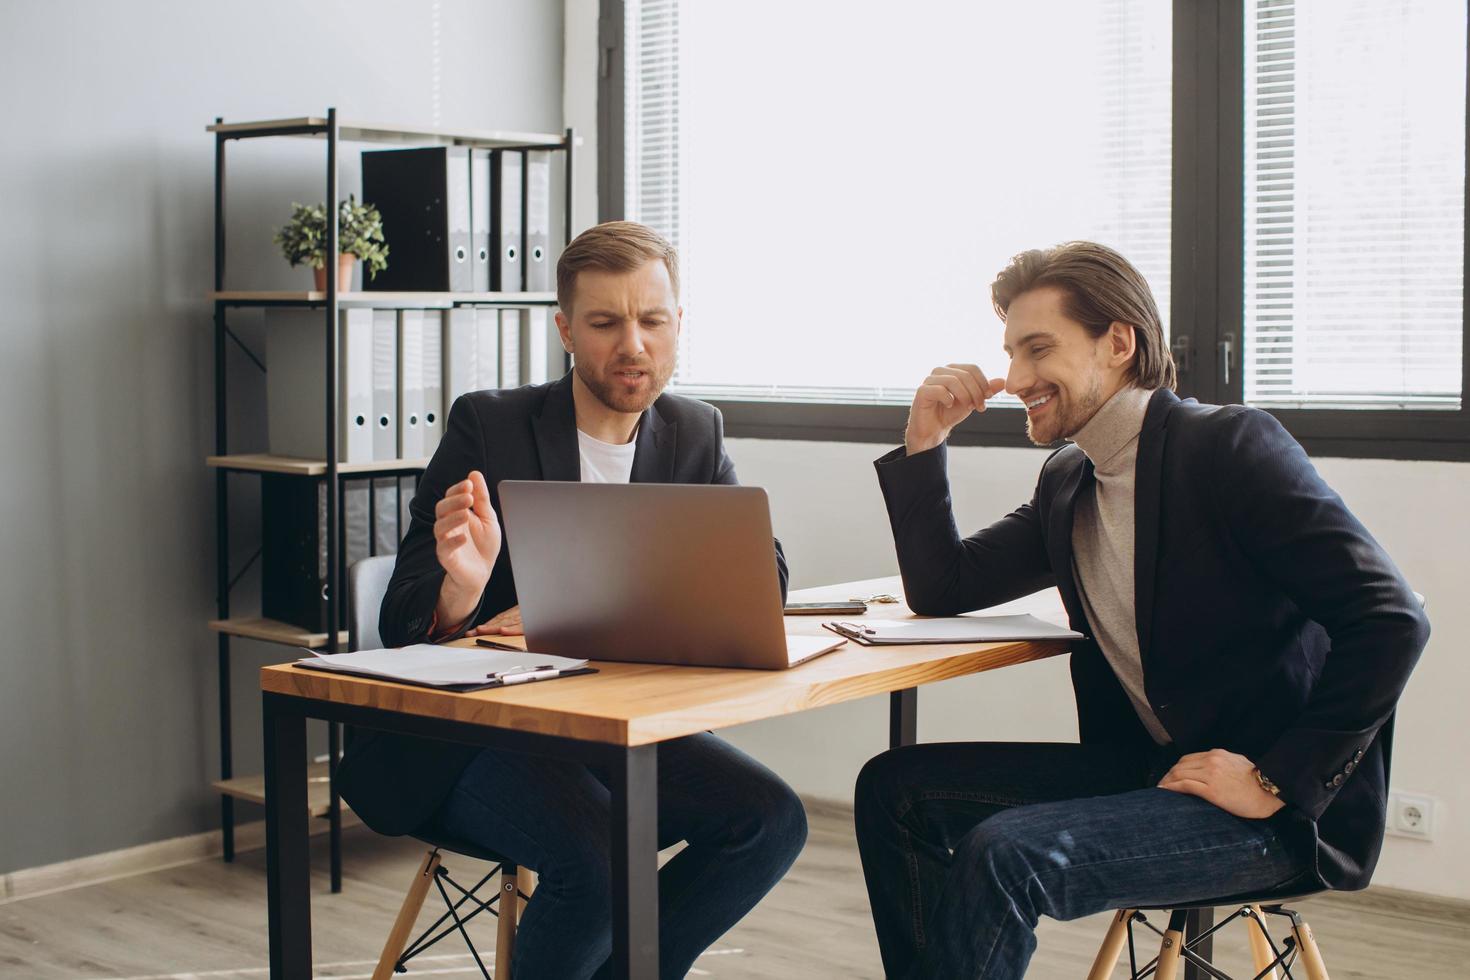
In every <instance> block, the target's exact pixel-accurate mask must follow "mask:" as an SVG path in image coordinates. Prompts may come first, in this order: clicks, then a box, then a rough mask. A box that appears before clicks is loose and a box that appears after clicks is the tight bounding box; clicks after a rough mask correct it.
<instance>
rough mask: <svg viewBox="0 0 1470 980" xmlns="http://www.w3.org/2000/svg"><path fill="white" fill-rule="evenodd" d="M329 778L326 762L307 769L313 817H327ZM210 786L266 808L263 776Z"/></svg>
mask: <svg viewBox="0 0 1470 980" xmlns="http://www.w3.org/2000/svg"><path fill="white" fill-rule="evenodd" d="M327 778H328V777H327V764H326V763H325V762H313V763H311V764H310V765H308V766H307V767H306V809H307V812H309V813H310V814H311V815H312V816H313V817H325V816H326V815H327V806H328V803H329V799H328V797H330V795H331V792H332V791H331V787H330V786H329V785H328V784H327ZM210 785H211V786H213V787H214V788H215V789H217V790H219V791H220V792H221V793H222V794H224V795H225V796H233V797H234V798H235V799H237V800H245V801H246V802H248V803H255V804H257V805H259V806H265V776H264V775H262V774H257V775H254V776H236V777H235V778H234V779H216V780H214V782H212V783H211V784H210ZM347 812H348V807H347V804H346V803H345V802H343V803H342V813H343V815H344V816H345V815H346V814H347Z"/></svg>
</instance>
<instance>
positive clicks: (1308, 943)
mask: <svg viewBox="0 0 1470 980" xmlns="http://www.w3.org/2000/svg"><path fill="white" fill-rule="evenodd" d="M1291 934H1292V935H1293V936H1295V937H1296V944H1297V949H1299V950H1301V957H1302V965H1303V966H1305V967H1306V968H1307V980H1327V964H1326V963H1325V962H1324V961H1323V959H1322V951H1321V950H1320V949H1318V948H1317V940H1315V939H1313V938H1312V927H1311V926H1309V925H1307V923H1306V921H1305V920H1303V919H1297V918H1293V920H1292V925H1291Z"/></svg>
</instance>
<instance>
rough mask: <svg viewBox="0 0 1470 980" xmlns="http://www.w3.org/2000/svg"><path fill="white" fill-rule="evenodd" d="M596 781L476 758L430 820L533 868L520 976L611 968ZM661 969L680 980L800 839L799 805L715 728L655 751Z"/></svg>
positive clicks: (605, 836) (524, 761)
mask: <svg viewBox="0 0 1470 980" xmlns="http://www.w3.org/2000/svg"><path fill="white" fill-rule="evenodd" d="M610 806H611V796H610V793H609V790H608V787H607V783H606V779H605V778H604V777H603V776H602V775H600V774H599V773H598V772H596V771H595V770H594V769H589V768H588V767H587V766H585V765H581V764H579V763H575V762H568V761H564V760H557V759H548V758H543V757H539V756H530V755H519V754H516V753H513V752H504V751H500V750H496V749H486V750H484V751H483V752H481V753H480V754H479V755H478V756H477V757H476V758H475V760H474V761H473V762H471V763H470V765H469V767H468V768H466V769H465V771H464V774H463V775H462V776H460V779H459V782H458V784H456V786H455V788H454V790H453V792H451V793H450V795H449V798H448V799H447V800H446V801H445V802H444V804H443V806H441V807H440V809H439V811H438V813H436V814H435V816H434V818H433V820H432V823H433V824H435V825H436V826H437V827H438V828H440V829H442V830H444V831H446V832H447V833H449V834H452V835H454V836H456V837H460V838H463V839H466V840H469V841H473V842H474V843H477V844H479V845H481V846H483V847H485V848H487V849H489V850H492V851H495V852H496V853H499V854H502V855H504V856H505V857H507V858H509V859H510V860H512V861H514V862H516V863H517V864H519V865H522V866H524V867H528V868H531V869H532V870H534V871H535V872H536V873H537V875H538V877H539V880H538V881H537V883H536V891H535V893H534V894H533V895H532V897H531V901H530V903H529V904H528V905H527V906H526V914H525V917H524V918H522V920H521V923H520V928H519V931H518V932H517V934H516V944H515V952H514V954H513V956H512V963H511V972H512V974H513V975H514V976H515V978H516V980H542V978H546V980H578V978H584V977H591V976H594V975H595V976H611V975H612V967H611V964H610V962H609V958H610V957H611V955H612V868H611V860H612V859H611V844H610V841H609V825H608V817H609V812H610ZM680 841H683V842H686V843H687V845H688V846H687V847H685V848H684V849H683V850H682V851H680V852H679V853H678V854H677V855H676V856H675V857H674V858H673V859H672V860H670V861H669V862H668V863H666V864H665V865H664V866H663V868H662V869H660V871H659V873H658V904H659V933H658V935H659V971H660V973H661V975H662V976H664V977H683V976H684V975H685V974H686V973H688V972H689V968H690V967H691V966H692V965H693V963H694V960H695V958H696V957H697V956H699V954H700V953H702V952H703V951H704V950H705V948H706V947H708V946H709V945H710V944H711V943H713V942H714V941H715V940H717V939H719V938H720V936H722V935H724V933H725V932H726V931H727V930H728V929H729V928H730V927H731V926H733V925H734V924H735V923H736V922H739V921H740V919H741V917H743V916H744V915H745V913H746V912H749V911H750V910H751V909H752V908H754V907H755V904H756V903H757V902H759V901H760V900H761V898H762V897H763V896H764V895H765V894H766V892H768V891H770V890H771V888H772V886H774V885H775V884H776V882H778V881H780V880H781V876H782V875H784V874H785V873H786V869H787V868H789V867H791V863H792V862H793V861H795V860H796V856H797V854H799V853H800V852H801V848H802V845H803V844H804V843H805V842H806V811H805V810H803V809H802V805H801V800H800V799H798V798H797V796H796V794H795V793H794V792H793V791H792V790H791V788H790V787H789V786H787V785H786V784H785V783H783V782H782V781H781V779H780V778H779V777H778V776H776V774H775V773H773V772H771V771H770V770H769V769H767V768H766V767H765V766H763V765H761V764H760V763H759V762H756V761H755V760H754V759H752V758H750V757H749V756H747V755H745V754H744V753H742V752H740V751H738V750H737V749H735V748H734V747H732V746H730V745H728V744H727V743H725V742H724V741H722V740H720V739H718V738H716V737H715V736H713V735H709V734H701V735H692V736H689V737H688V738H682V739H677V740H675V741H671V742H664V743H663V744H661V745H660V746H659V747H658V846H659V847H660V848H664V847H669V846H672V845H673V844H676V843H679V842H680Z"/></svg>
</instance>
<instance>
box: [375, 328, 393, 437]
mask: <svg viewBox="0 0 1470 980" xmlns="http://www.w3.org/2000/svg"><path fill="white" fill-rule="evenodd" d="M372 312H373V420H372V423H373V459H397V458H398V311H396V310H373V311H372Z"/></svg>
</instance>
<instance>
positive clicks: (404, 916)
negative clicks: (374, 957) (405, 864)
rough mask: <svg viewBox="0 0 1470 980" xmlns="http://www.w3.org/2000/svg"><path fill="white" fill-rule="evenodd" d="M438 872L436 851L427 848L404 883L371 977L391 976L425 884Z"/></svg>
mask: <svg viewBox="0 0 1470 980" xmlns="http://www.w3.org/2000/svg"><path fill="white" fill-rule="evenodd" d="M438 872H439V852H438V851H437V850H431V851H429V853H428V854H426V855H424V860H423V863H422V864H420V865H419V870H418V873H417V874H415V875H414V879H413V884H411V885H409V886H408V894H407V895H405V896H404V897H403V907H402V908H400V909H399V910H398V918H397V919H395V920H394V921H393V929H392V931H391V932H389V933H388V941H387V942H386V943H384V944H383V955H382V956H379V957H378V966H377V969H375V970H373V980H389V978H390V977H392V976H393V968H394V967H395V966H397V965H398V957H400V956H402V955H403V949H404V947H405V946H407V945H408V934H409V933H410V932H412V931H413V924H414V922H416V921H417V920H418V917H419V910H420V909H422V908H423V907H424V896H425V895H427V894H428V893H429V886H430V885H431V884H433V883H434V875H436V874H438Z"/></svg>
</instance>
